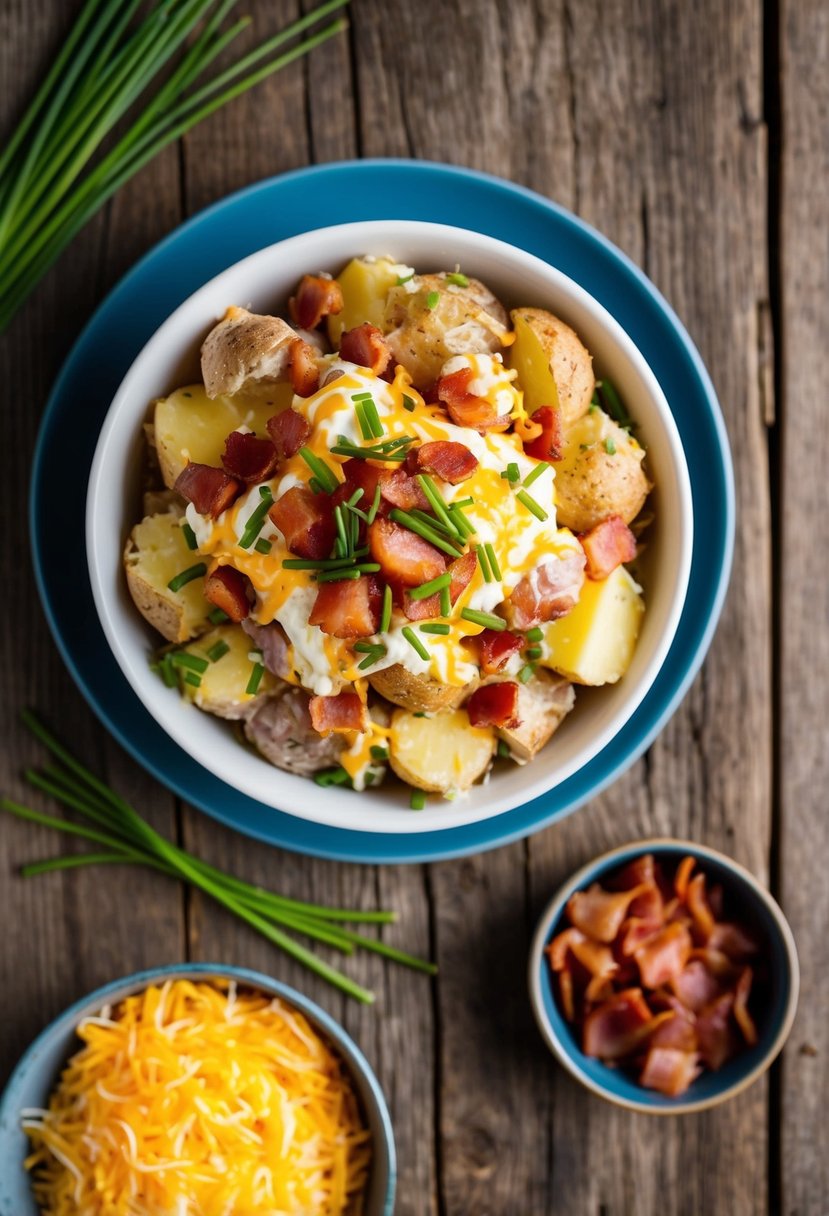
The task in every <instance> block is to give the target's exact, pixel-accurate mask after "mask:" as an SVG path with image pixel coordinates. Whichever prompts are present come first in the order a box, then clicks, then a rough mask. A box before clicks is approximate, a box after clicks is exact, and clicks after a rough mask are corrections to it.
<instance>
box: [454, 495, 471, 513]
mask: <svg viewBox="0 0 829 1216" xmlns="http://www.w3.org/2000/svg"><path fill="white" fill-rule="evenodd" d="M474 501H475V499H474V498H456V499H455V501H454V502H453V503H450V504H449V506H450V509H451V510H453V511H454V510H455V508H456V507H457V509H458V510H460V509H461V508H462V507H471V506H472V504H473V503H474Z"/></svg>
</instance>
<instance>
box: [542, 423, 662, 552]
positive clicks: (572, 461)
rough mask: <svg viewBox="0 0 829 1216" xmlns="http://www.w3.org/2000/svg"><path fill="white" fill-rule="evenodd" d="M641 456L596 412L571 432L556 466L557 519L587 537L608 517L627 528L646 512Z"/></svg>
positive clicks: (645, 481) (648, 486)
mask: <svg viewBox="0 0 829 1216" xmlns="http://www.w3.org/2000/svg"><path fill="white" fill-rule="evenodd" d="M643 458H644V451H643V450H642V448H641V447H640V446H639V445H638V443H636V441H635V440H632V439H631V438H630V436H629V435H628V434H627V432H626V431H624V430H623V429H622V428H621V427H620V426H618V425H617V424H616V423H615V422H613V420H612V419H610V418H608V417H607V415H606V414H603V413H602V411H601V410H597V411H596V412H595V414H587V415H585V416H584V417H583V418H581V419H580V420H579V422H578V423H577V424H576V425H575V426H573V427H571V429H570V430H569V431H568V432H567V434H566V436H565V446H564V454H563V459H562V460H561V461H559V462H558V463H557V464H556V465H555V471H556V516H557V519H558V522H559V523H560V524H561V525H562V527H565V528H571V529H572V531H573V532H588V531H589V530H590V529H591V528H593V527H595V526H596V524H599V523H601V521H602V520H603V519H607V517H608V515H621V517H622V519H623V520H624V521H625V523H626V524H629V523H630V522H631V521H632V520H633V519H635V518H636V516H637V515H638V514H639V512H640V511H641V510H642V507H643V506H644V503H645V499H646V498H647V496H648V494H649V493H650V490H651V484H650V482H649V481H648V479H647V477H646V476H645V473H644V470H643V468H642V460H643Z"/></svg>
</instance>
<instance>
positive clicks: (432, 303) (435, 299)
mask: <svg viewBox="0 0 829 1216" xmlns="http://www.w3.org/2000/svg"><path fill="white" fill-rule="evenodd" d="M439 303H440V292H439V291H430V292H429V294H428V296H427V297H426V307H427V308H428V309H429V311H430V312H433V311H434V310H435V309H436V308H437V306H438V304H439Z"/></svg>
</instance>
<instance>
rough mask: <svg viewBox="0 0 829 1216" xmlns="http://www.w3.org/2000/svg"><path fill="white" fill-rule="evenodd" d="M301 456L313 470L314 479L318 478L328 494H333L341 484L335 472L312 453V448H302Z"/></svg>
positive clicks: (300, 450)
mask: <svg viewBox="0 0 829 1216" xmlns="http://www.w3.org/2000/svg"><path fill="white" fill-rule="evenodd" d="M299 454H300V456H301V457H302V459H303V460H304V461H305V463H306V464H307V465H308V468H309V469H310V470H311V472H312V473H313V475H314V477H316V479H317V481H318V482H319V484H320V485H321V486H322V488H323V489H324V490H325V492H326V494H333V492H334V491H335V490H336V488H337V486H338V485H339V484H340V483H339V481H338V480H337V476H336V474H335V473H334V471H333V470H332V469H331V468H330V467H329V466H328V465H327V464H326V463H325V461H324V460H321V459H320V458H319V456H317V455H316V454H315V453H314V452H312V451H311V449H310V448H307V447H305V448H300V449H299Z"/></svg>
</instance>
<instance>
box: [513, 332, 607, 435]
mask: <svg viewBox="0 0 829 1216" xmlns="http://www.w3.org/2000/svg"><path fill="white" fill-rule="evenodd" d="M511 316H512V323H513V326H514V328H515V342H514V343H513V344H512V346H511V347H510V352H509V365H510V367H512V368H514V369H515V371H517V372H518V383H519V384H520V385H521V388H522V389H523V390H524V404H525V405H526V408H527V413H528V414H533V413H535V411H536V410H537V409H539V408H540V407H541V406H542V405H552V406H554V407H555V406H558V408H559V409H560V410H561V421H562V424H563V426H564V429H565V430H566V429H567V427H568V426H570V425H571V423H573V422H576V421H577V420H578V419H579V418H581V416H582V414H585V413H586V412H587V410H588V409H589V407H590V402H591V400H592V398H593V389H594V388H595V386H596V381H595V378H594V376H593V357H592V355H591V354H590V352H589V351H588V350H587V347H586V346H585V345H584V343H583V342H582V341H581V339H580V338H579V336H578V334H577V333H576V331H575V330H574V329H571V328H570V326H569V325H565V323H564V322H563V321H560V320H559V318H558V317H555V316H553V314H552V313H551V312H545V311H544V309H543V308H515V309H513V311H512V313H511Z"/></svg>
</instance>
